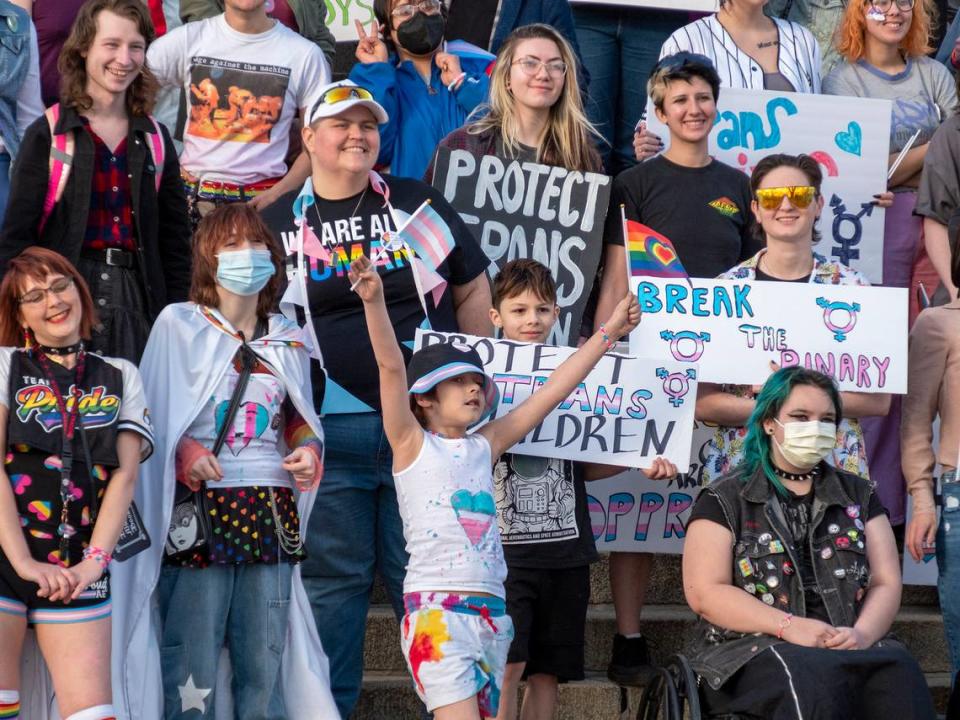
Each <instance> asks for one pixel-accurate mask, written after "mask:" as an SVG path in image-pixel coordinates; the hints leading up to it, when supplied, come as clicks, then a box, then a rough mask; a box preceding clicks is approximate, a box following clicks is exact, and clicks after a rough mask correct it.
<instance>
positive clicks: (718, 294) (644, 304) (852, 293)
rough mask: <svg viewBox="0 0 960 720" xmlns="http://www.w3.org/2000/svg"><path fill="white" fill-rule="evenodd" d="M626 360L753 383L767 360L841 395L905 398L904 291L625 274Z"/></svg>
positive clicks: (764, 373) (706, 378) (765, 371)
mask: <svg viewBox="0 0 960 720" xmlns="http://www.w3.org/2000/svg"><path fill="white" fill-rule="evenodd" d="M630 289H631V291H633V292H635V293H636V294H637V299H638V300H639V302H640V311H641V313H642V316H641V321H640V325H639V326H637V329H636V330H634V331H633V332H632V333H631V334H630V352H631V354H633V355H643V356H645V357H653V358H660V359H662V360H664V361H666V360H671V361H676V362H691V363H697V364H698V366H699V368H700V377H699V379H700V380H701V381H703V382H711V383H734V384H739V385H754V384H761V383H763V382H764V381H765V380H766V379H767V377H768V376H769V375H770V361H771V360H772V361H773V362H776V363H777V364H778V365H781V366H790V365H799V364H802V365H804V366H806V367H808V368H812V369H815V370H819V371H821V372H824V373H826V374H828V375H830V376H832V377H833V378H835V379H836V380H837V384H838V385H839V387H840V389H841V390H849V391H855V392H889V393H900V394H902V393H906V392H907V311H908V303H907V290H906V289H905V288H879V287H864V286H859V285H826V284H821V283H790V282H758V281H750V280H701V279H697V278H694V279H692V280H690V281H689V282H688V281H687V280H685V279H679V280H677V279H663V278H649V277H634V278H631V279H630Z"/></svg>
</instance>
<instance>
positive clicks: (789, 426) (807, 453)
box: [773, 418, 837, 470]
mask: <svg viewBox="0 0 960 720" xmlns="http://www.w3.org/2000/svg"><path fill="white" fill-rule="evenodd" d="M773 421H774V422H775V423H776V424H777V425H779V426H780V427H782V428H783V443H779V442H777V439H776V438H773V442H774V443H775V444H776V446H777V449H778V450H779V451H780V454H781V455H783V459H784V460H786V461H787V462H788V463H790V464H791V465H793V466H794V467H798V468H801V469H802V470H809V469H810V468H812V467H813V466H814V465H816V464H817V463H818V462H820V461H821V460H823V458H825V457H826V456H827V455H829V454H830V452H831V451H833V449H834V448H835V447H836V446H837V426H836V425H835V424H834V423H830V422H818V421H816V420H811V421H809V422H788V423H782V422H780V421H779V420H777V419H776V418H774V419H773Z"/></svg>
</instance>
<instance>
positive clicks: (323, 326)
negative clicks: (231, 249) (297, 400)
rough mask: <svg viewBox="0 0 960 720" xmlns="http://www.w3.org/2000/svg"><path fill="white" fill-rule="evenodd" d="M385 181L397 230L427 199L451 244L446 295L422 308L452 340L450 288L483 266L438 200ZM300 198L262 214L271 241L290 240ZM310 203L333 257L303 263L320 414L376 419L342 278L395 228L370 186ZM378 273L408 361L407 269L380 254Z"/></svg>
mask: <svg viewBox="0 0 960 720" xmlns="http://www.w3.org/2000/svg"><path fill="white" fill-rule="evenodd" d="M384 179H385V180H386V182H387V185H388V186H389V188H390V203H391V205H392V206H393V208H394V210H395V211H396V213H397V222H403V220H404V219H405V218H406V217H407V216H408V215H409V214H410V213H412V212H413V211H415V210H416V209H417V208H419V207H420V205H421V204H422V203H423V202H424V201H425V200H427V199H428V198H429V199H430V201H431V205H430V206H431V207H432V208H433V209H434V210H435V211H436V212H437V214H438V215H439V216H440V217H441V219H442V220H443V221H444V222H445V223H446V225H447V227H448V228H449V230H450V233H451V235H452V236H453V240H454V243H455V245H454V248H453V250H452V251H451V252H450V255H449V256H448V257H447V259H446V260H445V261H444V262H443V263H442V264H441V265H440V267H439V268H438V273H439V274H440V276H441V277H443V278H444V279H445V280H446V281H447V283H448V287H447V289H446V291H445V292H444V293H443V296H442V297H441V299H440V303H439V305H438V306H434V303H433V298H432V297H431V294H430V293H429V292H428V293H427V298H426V304H427V309H428V311H429V315H430V325H431V327H432V328H433V329H434V330H438V331H441V332H455V331H456V330H457V322H456V316H455V314H454V307H453V300H452V297H453V291H452V286H454V285H463V284H466V283H468V282H470V281H471V280H473V279H474V278H476V277H477V276H478V275H480V274H481V273H483V272H484V271H485V270H486V268H487V265H488V264H489V261H488V260H487V258H486V256H485V255H484V253H483V250H481V249H480V246H479V245H478V244H477V242H476V241H475V240H474V239H473V235H472V234H471V233H470V230H469V228H467V226H466V225H464V223H463V221H462V220H461V219H460V216H459V215H457V213H456V211H455V210H454V209H453V208H452V207H450V205H449V204H448V203H447V202H446V200H444V198H443V195H441V194H440V193H439V192H437V191H436V190H434V189H433V188H431V187H429V186H428V185H425V184H424V183H422V182H420V181H419V180H411V179H406V178H395V177H389V176H385V177H384ZM298 193H299V191H297V192H291V193H288V194H287V195H284V196H283V197H282V198H280V199H279V200H277V202H275V203H274V204H273V205H271V206H270V207H268V208H267V209H266V210H265V211H264V214H263V219H264V221H265V222H266V223H267V226H268V227H269V228H270V229H271V230H272V231H273V233H274V235H276V236H277V238H281V236H282V235H283V234H286V236H287V238H288V241H292V240H293V238H295V237H296V233H297V226H296V225H295V223H294V217H293V212H292V210H291V208H292V207H293V201H294V200H295V199H296V197H297V195H298ZM361 195H362V197H361ZM315 201H316V203H315V204H314V205H312V206H311V207H310V208H308V210H307V220H308V222H309V224H310V227H312V228H313V231H314V232H315V233H316V235H317V237H318V238H319V240H320V242H321V244H323V245H324V247H326V248H327V249H329V250H330V252H331V253H332V257H333V260H332V262H331V263H330V264H329V265H328V264H326V263H325V262H324V261H323V260H318V259H314V258H305V260H309V271H308V273H307V298H308V301H309V304H310V313H311V315H312V317H313V325H314V329H315V331H316V334H317V340H318V342H319V343H320V351H321V353H322V354H323V364H324V368H325V369H326V371H327V383H326V392H325V394H324V401H323V408H322V410H323V412H324V413H352V412H372V411H376V412H379V411H380V384H379V382H378V379H377V378H378V372H377V363H376V360H375V359H374V356H373V349H372V348H371V345H370V336H369V335H368V333H367V324H366V321H365V319H364V314H363V302H362V301H361V300H360V297H359V296H358V295H357V294H356V293H355V292H351V291H350V281H349V280H348V279H347V270H348V268H349V264H350V261H351V260H352V259H354V258H357V257H359V256H360V255H361V254H364V255H366V256H367V257H372V253H373V252H378V251H379V248H380V247H381V246H380V237H381V235H382V234H383V232H384V231H385V230H391V231H392V230H396V229H397V228H396V224H395V222H394V219H393V218H392V217H391V215H390V210H389V209H388V208H387V207H386V206H385V205H384V200H383V197H382V196H381V195H379V194H378V193H376V192H374V190H373V188H372V187H370V186H368V187H367V190H366V194H362V193H359V194H357V195H354V196H353V197H348V198H345V199H343V200H334V201H331V200H324V199H323V198H321V197H315ZM376 266H377V270H378V272H379V273H380V277H381V278H382V279H383V292H384V297H385V298H386V303H387V312H388V313H389V315H390V320H391V322H392V324H393V329H394V332H395V333H396V335H397V340H398V342H399V343H400V347H401V348H402V349H403V352H404V355H405V357H406V359H408V360H409V358H410V355H411V354H412V352H413V341H414V336H415V334H416V331H417V328H418V327H421V325H422V324H423V321H424V315H423V308H422V307H421V304H420V297H419V295H418V293H417V288H416V285H415V283H414V279H413V274H412V272H411V270H410V265H409V263H408V262H407V258H406V255H405V254H403V253H401V252H381V253H380V257H379V259H378V260H377V261H376ZM319 409H320V408H318V410H319Z"/></svg>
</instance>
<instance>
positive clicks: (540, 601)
mask: <svg viewBox="0 0 960 720" xmlns="http://www.w3.org/2000/svg"><path fill="white" fill-rule="evenodd" d="M505 587H506V591H507V614H509V615H510V617H511V619H512V620H513V632H514V636H513V643H512V644H511V645H510V652H509V654H508V655H507V662H508V663H518V662H525V663H526V664H527V666H526V668H525V669H524V671H523V676H524V677H525V678H526V677H529V676H530V675H536V674H537V673H544V674H547V675H555V676H556V677H557V679H559V680H560V682H567V681H568V680H583V648H584V637H583V636H584V632H585V630H586V623H587V605H588V604H589V602H590V566H589V565H581V566H580V567H573V568H560V569H535V568H518V567H512V568H510V569H509V572H508V573H507V582H506V584H505Z"/></svg>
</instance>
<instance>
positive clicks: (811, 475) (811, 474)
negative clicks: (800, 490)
mask: <svg viewBox="0 0 960 720" xmlns="http://www.w3.org/2000/svg"><path fill="white" fill-rule="evenodd" d="M773 472H774V473H776V475H777V477H778V478H780V479H781V480H790V481H792V482H806V481H807V480H816V479H817V478H818V477H820V473H821V470H820V463H817V464H816V465H814V466H813V467H812V468H810V469H809V470H807V472H805V473H791V472H787V471H786V470H781V469H780V468H778V467H777V466H776V465H774V466H773Z"/></svg>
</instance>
